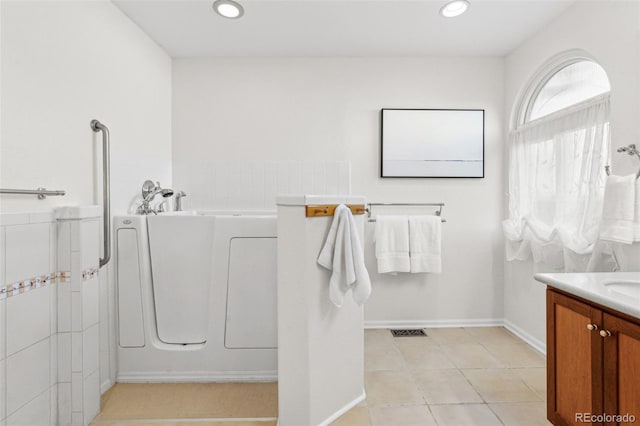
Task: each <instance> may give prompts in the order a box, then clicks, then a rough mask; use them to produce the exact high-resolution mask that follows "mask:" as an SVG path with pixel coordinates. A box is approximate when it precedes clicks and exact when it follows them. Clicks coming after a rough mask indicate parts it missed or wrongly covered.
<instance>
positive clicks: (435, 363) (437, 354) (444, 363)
mask: <svg viewBox="0 0 640 426" xmlns="http://www.w3.org/2000/svg"><path fill="white" fill-rule="evenodd" d="M400 352H401V353H402V357H403V358H404V360H405V362H406V364H407V368H409V369H410V370H433V369H436V370H439V369H445V368H455V365H454V364H453V363H452V362H451V361H450V360H449V358H447V356H446V355H445V354H444V352H442V349H441V348H440V346H438V345H432V344H429V343H426V342H425V343H420V344H418V343H414V344H403V345H401V346H400Z"/></svg>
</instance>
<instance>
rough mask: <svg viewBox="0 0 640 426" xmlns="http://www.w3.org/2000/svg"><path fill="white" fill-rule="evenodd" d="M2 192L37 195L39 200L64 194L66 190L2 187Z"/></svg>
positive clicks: (0, 191) (0, 192)
mask: <svg viewBox="0 0 640 426" xmlns="http://www.w3.org/2000/svg"><path fill="white" fill-rule="evenodd" d="M0 194H15V195H19V194H20V195H37V196H38V200H44V199H45V198H47V195H49V196H55V195H64V194H65V192H64V191H60V190H48V189H47V188H38V189H0Z"/></svg>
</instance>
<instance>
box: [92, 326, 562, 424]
mask: <svg viewBox="0 0 640 426" xmlns="http://www.w3.org/2000/svg"><path fill="white" fill-rule="evenodd" d="M425 331H426V333H427V337H395V338H394V337H392V336H391V333H390V332H389V330H367V331H366V332H365V370H366V371H365V389H366V392H367V400H366V401H365V402H363V403H361V404H360V405H358V406H357V407H355V408H354V409H352V410H350V411H349V412H348V413H346V414H345V415H344V416H342V417H341V418H340V419H338V420H337V421H336V422H334V423H333V425H334V426H414V425H415V426H431V425H439V426H449V425H450V426H476V425H477V426H492V425H504V426H538V425H540V426H542V425H549V424H550V423H548V422H547V420H546V413H545V394H546V376H545V359H544V357H542V356H541V355H540V354H539V353H537V352H536V351H535V350H533V349H531V348H530V347H529V346H528V345H527V344H525V343H524V342H523V341H522V340H520V339H518V338H517V337H516V336H514V335H513V334H511V333H509V332H508V331H506V330H505V329H504V328H502V327H486V328H484V327H483V328H447V329H425ZM208 385H209V387H210V389H209V388H207V389H208V391H207V392H209V393H211V395H214V394H216V392H218V391H219V389H218V386H219V385H222V384H208ZM143 386H145V385H143ZM146 386H153V385H146ZM199 386H203V385H199ZM204 386H207V385H204ZM274 386H275V385H274ZM160 387H161V386H160ZM145 389H146V391H145V392H143V393H142V394H143V395H146V397H145V399H146V400H147V408H152V407H150V406H149V405H148V401H149V398H148V395H149V393H148V391H149V390H150V389H151V388H145ZM234 389H235V388H234ZM238 389H240V388H238ZM122 391H126V392H125V393H123V392H122ZM133 391H135V389H134V388H132V387H122V388H120V389H118V388H116V389H115V390H114V392H112V393H111V394H110V395H107V398H106V399H105V401H106V402H107V405H109V403H110V404H111V405H110V406H108V407H103V414H101V415H100V416H99V417H98V418H97V419H96V420H97V421H99V422H100V423H97V422H96V423H94V424H95V425H96V426H97V425H98V424H100V425H111V426H140V425H144V426H181V425H182V426H183V425H185V424H188V425H194V426H223V425H225V426H267V425H269V426H271V425H275V424H276V423H275V422H274V421H273V418H269V419H267V418H264V419H262V420H264V421H229V420H230V419H226V420H225V421H222V420H221V421H217V422H215V421H214V422H212V421H210V420H207V421H197V420H196V419H191V420H190V421H189V423H184V422H183V421H184V420H183V421H172V420H164V421H156V422H155V423H154V422H153V421H150V422H148V423H141V422H139V421H138V422H127V421H126V420H124V419H125V418H126V417H127V416H126V415H124V413H122V412H120V411H121V410H120V409H118V408H117V407H114V405H113V404H114V403H115V402H116V401H118V400H120V401H121V403H122V404H124V405H123V406H126V407H128V408H127V409H128V410H133V412H135V410H138V409H139V408H137V407H138V406H139V405H138V404H134V403H132V401H133V399H135V395H134V394H133V393H131V392H133ZM227 391H228V389H227ZM265 391H266V392H267V393H270V394H272V393H273V392H274V389H273V388H270V387H267V388H265ZM186 392H187V393H189V391H186ZM134 393H135V392H134ZM161 393H162V392H161ZM225 394H228V393H227V392H225ZM174 395H175V394H174ZM152 399H153V398H152ZM155 399H158V400H159V401H160V400H162V398H161V397H156V398H155ZM180 399H181V400H182V404H180V406H181V407H182V409H183V410H184V409H185V408H187V407H186V406H185V404H186V405H188V402H187V401H190V400H191V399H190V398H189V397H188V395H186V394H185V395H184V398H180ZM231 399H233V398H231ZM263 399H265V401H266V402H265V404H263V405H264V407H263V408H261V409H260V412H265V413H268V415H272V414H273V413H275V412H277V401H276V400H275V399H274V398H273V396H266V397H265V398H263ZM218 400H219V399H218ZM125 402H126V403H125ZM226 407H227V408H224V409H221V411H222V412H229V413H230V412H232V411H233V412H234V413H235V414H237V413H236V411H238V410H241V407H238V406H237V405H236V403H234V402H233V401H229V404H227V405H226ZM229 407H231V408H232V409H230V408H229ZM104 408H106V410H105V409H104ZM254 408H255V407H254ZM167 409H168V407H167V406H166V405H165V406H164V407H163V408H162V410H165V411H166V410H167ZM210 410H211V409H210V408H209V409H208V411H210ZM252 411H255V410H254V409H252ZM109 413H110V415H108V416H105V414H109ZM136 414H137V415H138V416H140V415H142V414H141V413H140V412H136ZM158 414H159V413H156V416H155V417H153V418H156V419H158V418H162V417H158V416H157V415H158ZM168 414H169V413H167V415H168ZM200 414H206V413H205V412H204V411H203V412H202V413H200ZM251 414H252V415H254V416H255V415H256V414H259V413H258V412H252V413H251ZM173 417H174V416H168V418H173ZM175 417H177V416H175ZM242 417H248V416H242ZM138 418H141V417H138ZM165 418H166V417H165ZM110 419H111V420H110ZM119 419H120V420H119ZM255 420H260V419H255ZM301 426H303V425H301Z"/></svg>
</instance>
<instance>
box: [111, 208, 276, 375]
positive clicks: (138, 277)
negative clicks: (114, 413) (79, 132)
mask: <svg viewBox="0 0 640 426" xmlns="http://www.w3.org/2000/svg"><path fill="white" fill-rule="evenodd" d="M114 221H115V246H116V253H115V261H116V283H117V319H118V326H117V331H118V381H121V382H138V381H145V382H147V381H157V382H167V381H254V380H276V377H277V372H276V365H277V359H276V356H277V349H276V345H277V335H276V330H277V324H276V316H277V311H276V216H275V214H264V215H257V214H231V213H225V214H217V213H195V212H190V213H189V212H181V213H168V214H159V215H157V216H156V215H150V216H140V215H130V216H116V217H115V218H114Z"/></svg>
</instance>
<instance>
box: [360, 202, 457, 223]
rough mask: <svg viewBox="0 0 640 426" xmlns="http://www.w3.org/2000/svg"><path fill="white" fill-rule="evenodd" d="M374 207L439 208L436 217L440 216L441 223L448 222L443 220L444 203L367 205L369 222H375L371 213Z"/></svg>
mask: <svg viewBox="0 0 640 426" xmlns="http://www.w3.org/2000/svg"><path fill="white" fill-rule="evenodd" d="M374 206H409V207H439V209H438V210H437V211H436V216H440V217H441V218H440V221H441V222H443V223H444V222H446V221H447V220H446V219H444V218H442V209H443V207H444V203H367V208H366V212H367V217H368V218H369V222H375V221H376V219H375V218H371V211H372V210H373V207H374Z"/></svg>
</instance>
